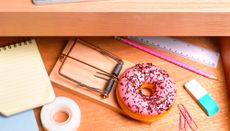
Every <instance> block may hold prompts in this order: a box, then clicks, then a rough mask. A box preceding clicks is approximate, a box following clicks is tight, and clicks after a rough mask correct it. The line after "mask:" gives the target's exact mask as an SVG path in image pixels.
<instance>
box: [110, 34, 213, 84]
mask: <svg viewBox="0 0 230 131" xmlns="http://www.w3.org/2000/svg"><path fill="white" fill-rule="evenodd" d="M115 39H117V40H120V41H122V42H123V43H125V44H128V45H130V46H133V47H135V48H137V49H140V50H142V51H145V52H147V53H149V54H152V55H154V56H156V57H159V58H161V59H163V60H166V61H168V62H170V63H173V64H175V65H177V66H180V67H182V68H184V69H187V70H189V71H192V72H194V73H197V74H199V75H202V76H204V77H207V78H209V79H214V80H217V77H215V76H214V75H212V74H209V73H206V72H204V71H201V70H199V69H197V68H194V67H192V66H190V65H187V64H185V63H182V62H180V61H178V60H175V59H173V58H171V57H169V56H167V55H164V54H162V53H159V52H157V51H154V50H152V49H150V48H147V47H145V46H142V45H141V44H139V43H137V42H135V41H133V40H130V39H128V38H124V37H115Z"/></svg>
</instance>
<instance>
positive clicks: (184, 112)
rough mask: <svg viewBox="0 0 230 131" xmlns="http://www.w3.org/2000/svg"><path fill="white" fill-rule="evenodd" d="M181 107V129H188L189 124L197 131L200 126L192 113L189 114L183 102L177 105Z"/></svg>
mask: <svg viewBox="0 0 230 131" xmlns="http://www.w3.org/2000/svg"><path fill="white" fill-rule="evenodd" d="M177 107H178V109H179V131H180V130H182V129H184V130H185V131H187V125H189V127H190V128H191V129H192V130H193V131H196V130H197V129H198V126H197V124H196V122H195V121H194V120H193V119H192V117H191V115H190V114H189V112H188V110H187V109H186V108H185V106H184V105H183V104H178V105H177ZM182 116H183V118H184V120H185V121H184V128H183V127H182V124H183V123H182Z"/></svg>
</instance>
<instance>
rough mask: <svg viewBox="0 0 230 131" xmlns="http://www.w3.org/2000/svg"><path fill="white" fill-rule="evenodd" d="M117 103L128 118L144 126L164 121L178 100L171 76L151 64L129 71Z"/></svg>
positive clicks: (124, 78) (120, 84)
mask: <svg viewBox="0 0 230 131" xmlns="http://www.w3.org/2000/svg"><path fill="white" fill-rule="evenodd" d="M116 96H117V100H118V103H119V105H120V107H121V108H122V110H123V111H124V113H125V114H127V115H128V116H130V117H132V118H134V119H137V120H140V121H145V122H152V121H154V120H156V119H159V118H161V117H162V116H164V115H165V114H167V112H168V111H169V109H171V107H172V105H173V104H174V102H175V99H176V88H175V84H174V82H172V80H171V78H170V77H169V75H168V73H167V72H166V71H165V70H162V69H160V68H159V67H156V66H155V65H153V64H152V63H147V64H137V65H135V66H133V67H131V68H129V69H127V70H126V71H125V72H124V74H123V76H122V77H121V79H120V81H119V83H118V86H117V88H116Z"/></svg>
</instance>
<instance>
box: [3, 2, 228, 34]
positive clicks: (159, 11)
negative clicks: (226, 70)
mask: <svg viewBox="0 0 230 131" xmlns="http://www.w3.org/2000/svg"><path fill="white" fill-rule="evenodd" d="M0 19H1V21H0V28H1V30H0V35H1V36H114V35H123V36H124V35H125V36H126V35H143V36H144V35H148V36H152V35H158V36H162V35H164V36H166V35H168V36H169V35H170V36H229V35H230V29H229V28H230V26H229V23H230V2H229V1H228V0H203V1H200V0H186V1H184V0H176V1H172V0H163V1H159V0H145V1H142V0H132V1H129V0H85V1H83V2H79V3H67V4H52V5H42V6H36V5H33V3H32V1H31V0H8V1H1V2H0Z"/></svg>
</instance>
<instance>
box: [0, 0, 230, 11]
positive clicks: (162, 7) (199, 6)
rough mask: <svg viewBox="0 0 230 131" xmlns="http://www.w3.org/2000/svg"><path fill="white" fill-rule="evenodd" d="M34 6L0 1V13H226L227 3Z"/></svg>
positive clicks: (99, 1) (90, 1)
mask: <svg viewBox="0 0 230 131" xmlns="http://www.w3.org/2000/svg"><path fill="white" fill-rule="evenodd" d="M81 1H82V2H79V3H71V4H53V5H45V6H35V5H33V3H32V0H7V1H6V0H1V2H0V11H1V12H229V11H230V8H229V7H230V2H229V0H202V1H201V0H186V1H184V0H173V1H172V0H161V1H159V0H144V1H143V0H132V1H130V0H81Z"/></svg>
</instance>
